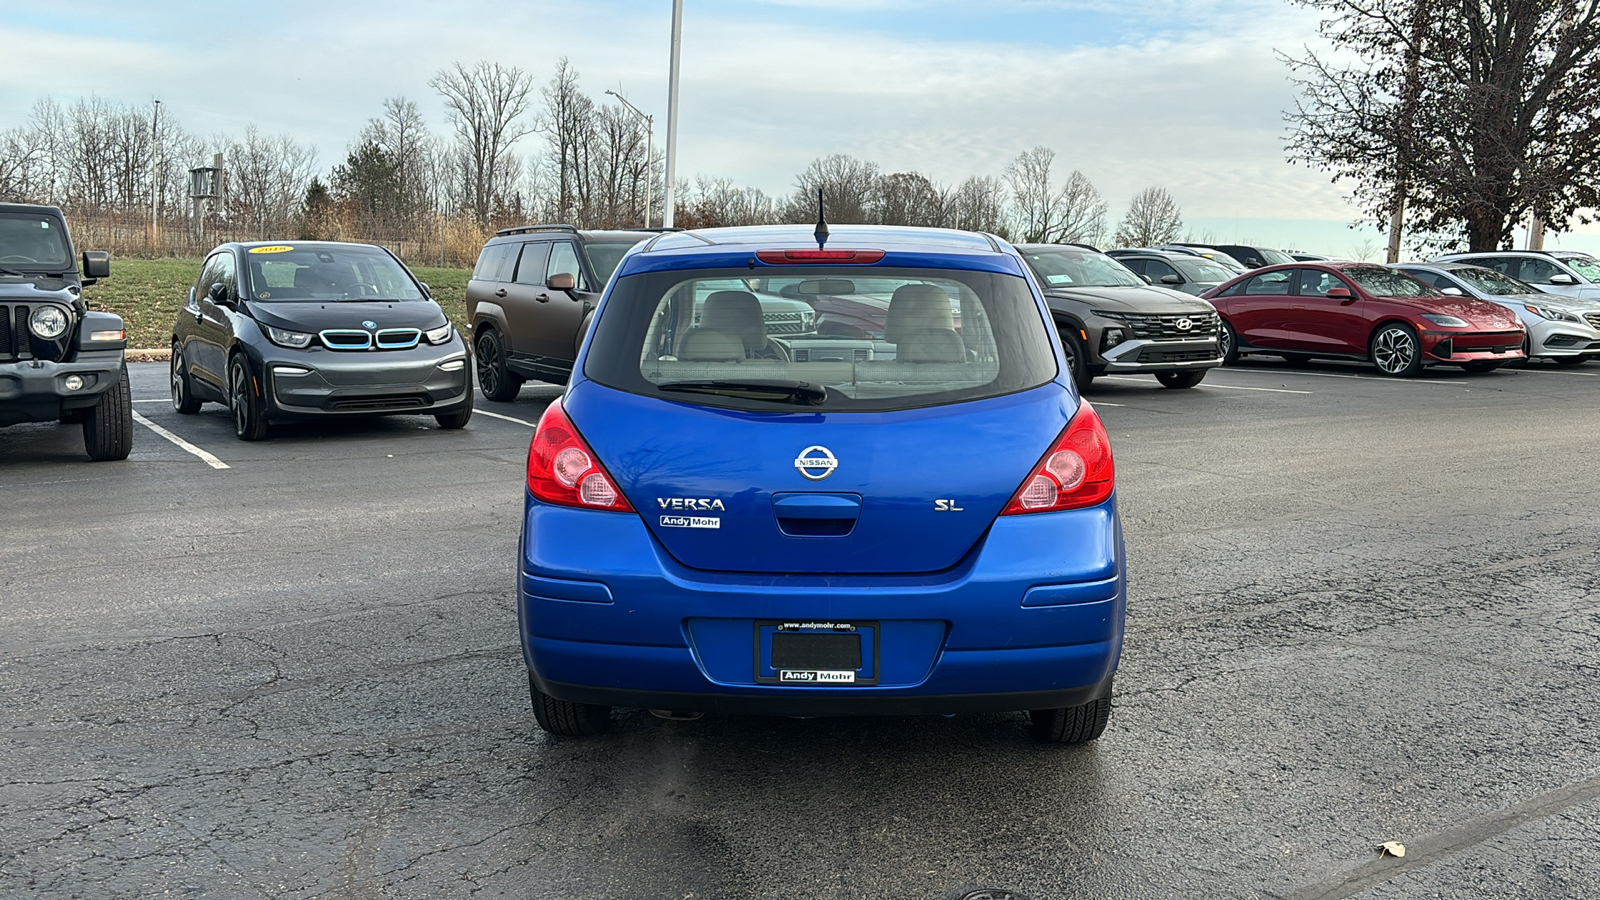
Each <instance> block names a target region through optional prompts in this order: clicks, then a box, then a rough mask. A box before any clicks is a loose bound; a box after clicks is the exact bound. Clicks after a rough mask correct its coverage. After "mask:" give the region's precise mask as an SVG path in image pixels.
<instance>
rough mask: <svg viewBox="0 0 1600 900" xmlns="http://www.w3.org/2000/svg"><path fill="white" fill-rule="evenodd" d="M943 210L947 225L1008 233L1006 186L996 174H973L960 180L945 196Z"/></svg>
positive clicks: (1002, 233) (969, 229)
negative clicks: (946, 197) (957, 185)
mask: <svg viewBox="0 0 1600 900" xmlns="http://www.w3.org/2000/svg"><path fill="white" fill-rule="evenodd" d="M945 210H946V215H945V223H946V224H947V225H949V226H950V227H951V228H960V229H962V230H965V231H982V232H987V233H992V234H998V235H1000V236H1002V237H1006V236H1008V235H1009V231H1008V229H1007V228H1006V222H1005V218H1006V217H1005V210H1006V189H1005V185H1003V184H1001V182H1000V179H998V178H994V177H992V176H977V175H974V176H972V177H971V178H968V179H967V180H966V181H963V182H961V185H960V186H959V187H957V188H956V189H955V190H954V191H952V192H951V193H950V196H949V198H948V199H946V200H945Z"/></svg>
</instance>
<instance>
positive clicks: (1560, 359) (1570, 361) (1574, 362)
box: [1550, 356, 1589, 366]
mask: <svg viewBox="0 0 1600 900" xmlns="http://www.w3.org/2000/svg"><path fill="white" fill-rule="evenodd" d="M1550 361H1551V362H1553V363H1555V364H1556V365H1558V366H1581V365H1583V364H1584V363H1586V362H1588V361H1589V357H1587V356H1552V357H1550Z"/></svg>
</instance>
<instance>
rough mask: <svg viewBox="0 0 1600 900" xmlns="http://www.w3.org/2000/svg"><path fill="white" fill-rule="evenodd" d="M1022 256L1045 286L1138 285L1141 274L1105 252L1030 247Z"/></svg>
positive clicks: (1140, 282)
mask: <svg viewBox="0 0 1600 900" xmlns="http://www.w3.org/2000/svg"><path fill="white" fill-rule="evenodd" d="M1022 258H1023V259H1026V260H1027V261H1028V268H1030V269H1032V270H1033V274H1034V275H1035V276H1036V277H1037V278H1038V279H1039V280H1040V281H1041V282H1043V283H1044V286H1045V287H1069V286H1071V287H1134V286H1135V285H1141V284H1144V282H1143V281H1141V280H1139V276H1137V275H1135V274H1133V273H1132V272H1130V271H1128V268H1127V267H1126V266H1124V265H1123V264H1122V263H1119V262H1117V261H1116V260H1115V259H1113V258H1112V257H1109V256H1106V255H1105V254H1104V253H1088V252H1083V253H1079V252H1075V251H1072V250H1028V251H1024V252H1023V254H1022Z"/></svg>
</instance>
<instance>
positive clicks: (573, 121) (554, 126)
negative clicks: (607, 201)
mask: <svg viewBox="0 0 1600 900" xmlns="http://www.w3.org/2000/svg"><path fill="white" fill-rule="evenodd" d="M542 93H543V95H544V110H543V112H542V113H541V114H540V116H539V130H540V131H542V132H544V135H545V139H546V141H547V142H548V144H549V151H548V152H549V156H550V165H549V169H550V174H549V177H550V179H551V187H552V189H553V198H552V199H553V200H554V202H555V217H556V220H557V221H560V222H570V221H571V220H572V219H573V218H574V217H575V215H576V214H577V212H578V210H579V208H580V207H581V206H582V205H583V202H582V199H581V198H582V195H584V194H586V193H587V189H586V187H585V186H584V185H583V183H582V182H583V180H584V177H583V176H584V163H585V160H586V158H587V157H588V156H589V150H588V148H587V147H586V145H587V144H588V143H589V142H590V139H591V136H592V135H591V133H592V131H593V129H594V121H593V120H594V101H593V100H591V99H589V97H588V96H587V95H586V94H584V93H583V91H582V90H581V89H579V87H578V73H577V72H576V71H574V70H573V68H572V65H571V63H569V62H568V61H567V58H566V57H565V56H563V57H561V59H559V60H557V61H556V72H555V74H554V75H552V76H551V77H550V83H549V84H546V85H545V86H544V88H543V89H542Z"/></svg>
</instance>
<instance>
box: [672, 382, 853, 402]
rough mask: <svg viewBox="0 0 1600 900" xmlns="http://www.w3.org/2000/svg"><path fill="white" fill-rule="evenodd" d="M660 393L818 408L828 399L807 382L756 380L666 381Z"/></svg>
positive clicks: (826, 392)
mask: <svg viewBox="0 0 1600 900" xmlns="http://www.w3.org/2000/svg"><path fill="white" fill-rule="evenodd" d="M656 388H657V389H659V390H663V391H679V392H682V393H685V394H721V395H722V396H725V397H742V398H744V399H747V400H777V401H783V402H788V403H799V404H803V405H805V406H820V405H821V404H823V403H825V402H826V401H827V399H828V389H827V388H825V387H823V386H822V385H820V384H813V383H812V382H809V381H780V380H777V379H771V380H767V379H759V380H753V381H723V380H720V379H718V380H708V381H669V382H666V383H665V384H658V385H656Z"/></svg>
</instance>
